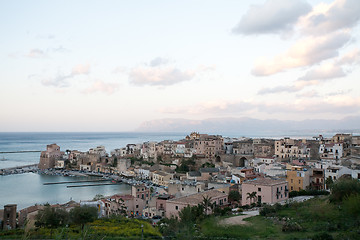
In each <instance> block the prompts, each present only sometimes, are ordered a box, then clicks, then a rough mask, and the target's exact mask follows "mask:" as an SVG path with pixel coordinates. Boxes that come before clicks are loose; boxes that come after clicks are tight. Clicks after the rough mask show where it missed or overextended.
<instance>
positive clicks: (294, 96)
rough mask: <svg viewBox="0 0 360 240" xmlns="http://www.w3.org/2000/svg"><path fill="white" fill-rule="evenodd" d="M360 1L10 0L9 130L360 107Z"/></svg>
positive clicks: (335, 115)
mask: <svg viewBox="0 0 360 240" xmlns="http://www.w3.org/2000/svg"><path fill="white" fill-rule="evenodd" d="M359 25H360V1H359V0H312V1H305V0H291V1H289V0H241V1H239V0H227V1H220V0H216V1H213V0H198V1H188V0H184V1H168V0H157V1H155V0H144V1H140V0H132V1H130V0H129V1H118V0H114V1H112V0H101V1H100V0H98V1H93V0H77V1H70V0H67V1H63V0H62V1H58V0H53V1H47V0H43V1H39V0H33V1H26V0H23V1H19V0H1V1H0V32H1V35H0V132H1V131H2V132H5V131H29V132H38V131H68V132H72V131H133V130H134V129H136V128H137V127H138V126H139V125H141V123H143V122H144V121H152V120H156V119H169V118H184V119H193V120H202V119H207V118H220V117H221V118H227V117H231V118H240V117H250V118H256V119H262V120H264V119H279V120H305V119H342V118H344V117H347V116H359V114H360V70H359V64H360V44H359V40H360V26H359Z"/></svg>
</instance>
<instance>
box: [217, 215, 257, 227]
mask: <svg viewBox="0 0 360 240" xmlns="http://www.w3.org/2000/svg"><path fill="white" fill-rule="evenodd" d="M249 217H252V215H239V216H234V217H229V218H226V219H223V220H221V221H220V224H221V225H245V224H250V223H249V222H245V221H244V219H245V218H249Z"/></svg>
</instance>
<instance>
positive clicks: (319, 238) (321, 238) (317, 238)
mask: <svg viewBox="0 0 360 240" xmlns="http://www.w3.org/2000/svg"><path fill="white" fill-rule="evenodd" d="M312 239H313V240H332V239H334V238H333V237H332V236H331V235H330V234H328V233H326V232H322V233H318V234H315V235H314V236H313V237H312Z"/></svg>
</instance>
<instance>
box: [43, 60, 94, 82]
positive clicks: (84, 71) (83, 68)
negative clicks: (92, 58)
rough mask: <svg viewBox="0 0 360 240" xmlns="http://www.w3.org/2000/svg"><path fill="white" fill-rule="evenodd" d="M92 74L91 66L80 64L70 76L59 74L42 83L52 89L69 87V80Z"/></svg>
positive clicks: (73, 69)
mask: <svg viewBox="0 0 360 240" xmlns="http://www.w3.org/2000/svg"><path fill="white" fill-rule="evenodd" d="M89 73H90V64H78V65H76V66H74V67H73V68H72V71H71V73H70V74H68V75H66V74H63V73H58V74H57V75H56V76H55V77H54V78H47V79H43V80H42V81H41V83H42V84H43V85H44V86H52V87H62V88H63V87H69V86H70V84H69V79H72V78H74V77H76V76H78V75H88V74H89Z"/></svg>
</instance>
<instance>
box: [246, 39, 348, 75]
mask: <svg viewBox="0 0 360 240" xmlns="http://www.w3.org/2000/svg"><path fill="white" fill-rule="evenodd" d="M350 39H351V36H350V34H349V33H348V32H336V33H333V34H331V35H330V36H320V37H307V38H305V39H301V40H299V41H297V42H296V43H295V44H294V45H293V46H292V47H291V48H290V49H289V50H288V51H287V52H286V53H283V54H280V55H278V56H275V57H274V58H273V59H264V58H263V59H259V60H257V62H256V63H255V67H254V69H253V70H252V74H253V75H255V76H268V75H272V74H275V73H279V72H283V71H286V70H288V69H292V68H298V67H305V66H311V65H314V64H316V63H319V62H321V61H323V60H326V59H330V58H333V57H336V56H338V54H339V52H338V51H339V49H340V48H341V47H343V46H344V45H345V44H346V43H347V42H349V40H350Z"/></svg>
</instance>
